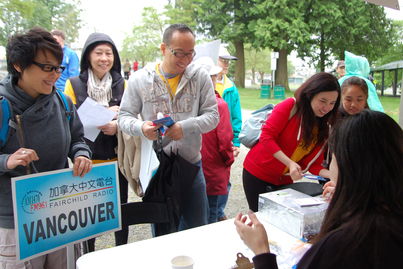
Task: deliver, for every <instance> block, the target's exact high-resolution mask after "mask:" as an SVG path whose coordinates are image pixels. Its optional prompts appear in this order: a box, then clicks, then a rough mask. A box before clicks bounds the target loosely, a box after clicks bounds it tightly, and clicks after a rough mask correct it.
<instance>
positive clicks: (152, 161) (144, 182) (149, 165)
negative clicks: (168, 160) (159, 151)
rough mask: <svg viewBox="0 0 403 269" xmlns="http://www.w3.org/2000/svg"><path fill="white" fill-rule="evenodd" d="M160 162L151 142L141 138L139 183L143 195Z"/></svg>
mask: <svg viewBox="0 0 403 269" xmlns="http://www.w3.org/2000/svg"><path fill="white" fill-rule="evenodd" d="M159 165H160V162H159V160H158V158H157V155H156V154H155V151H154V149H153V141H151V140H148V139H147V138H145V137H141V165H140V175H139V177H140V183H141V187H142V189H143V193H145V192H146V190H147V187H148V183H150V180H151V178H152V176H153V174H154V172H155V171H157V169H158V167H159Z"/></svg>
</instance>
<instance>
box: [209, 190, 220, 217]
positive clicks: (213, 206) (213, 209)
mask: <svg viewBox="0 0 403 269" xmlns="http://www.w3.org/2000/svg"><path fill="white" fill-rule="evenodd" d="M218 197H219V195H207V199H208V205H209V207H210V216H209V218H208V223H209V224H210V223H215V222H217V220H218V217H217V209H218V204H217V202H218Z"/></svg>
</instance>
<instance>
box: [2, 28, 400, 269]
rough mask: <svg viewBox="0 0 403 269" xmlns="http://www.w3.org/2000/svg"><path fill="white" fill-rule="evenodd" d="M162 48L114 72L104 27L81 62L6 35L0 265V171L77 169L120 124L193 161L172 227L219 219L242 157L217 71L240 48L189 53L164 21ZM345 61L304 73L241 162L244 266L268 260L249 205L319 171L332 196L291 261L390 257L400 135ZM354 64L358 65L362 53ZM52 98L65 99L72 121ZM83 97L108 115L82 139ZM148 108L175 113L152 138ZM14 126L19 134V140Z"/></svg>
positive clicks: (8, 202)
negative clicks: (309, 241) (7, 123)
mask: <svg viewBox="0 0 403 269" xmlns="http://www.w3.org/2000/svg"><path fill="white" fill-rule="evenodd" d="M160 50H161V54H162V57H163V59H162V62H158V63H151V64H148V65H146V66H145V67H144V68H141V69H138V62H137V60H134V65H133V68H132V67H131V64H130V62H129V60H128V59H125V61H124V62H123V72H124V75H123V76H122V63H121V59H120V56H119V53H118V51H117V48H116V45H115V43H114V42H113V40H112V39H111V38H110V37H109V36H108V35H106V34H103V33H93V34H91V35H90V36H89V37H88V38H87V41H86V42H85V44H84V47H83V51H82V55H81V61H80V62H79V61H78V57H77V55H76V54H75V52H73V51H72V50H70V49H69V48H68V47H67V46H66V44H65V35H64V33H63V32H62V31H60V30H58V29H54V30H52V31H50V32H48V31H45V30H44V29H41V28H33V29H31V30H29V31H28V32H26V33H22V34H15V35H14V36H12V37H11V38H10V39H9V41H8V43H7V69H8V73H9V74H8V75H7V76H6V77H5V78H4V79H3V80H1V82H0V95H1V96H4V97H5V98H7V99H8V100H9V101H10V103H11V106H12V109H13V111H14V113H15V114H16V115H20V116H21V121H22V125H20V130H12V131H11V136H10V138H9V139H8V140H7V141H6V142H7V143H5V144H4V145H3V146H2V147H1V154H0V199H1V204H0V263H1V264H2V265H3V267H4V266H5V268H17V265H16V258H15V255H16V246H15V245H16V243H15V235H14V229H15V227H14V221H13V218H14V213H13V207H12V197H11V178H12V177H16V176H21V175H26V174H29V173H30V172H31V171H36V172H46V171H52V170H57V169H62V168H66V167H68V162H67V159H68V158H70V159H71V160H72V162H73V175H74V176H81V177H84V176H85V174H86V173H88V172H90V170H91V168H92V165H93V164H97V163H105V162H113V161H116V160H117V152H116V151H115V148H117V145H118V139H117V136H116V134H117V133H118V130H121V131H123V132H125V133H126V134H128V135H130V136H139V137H141V138H142V139H148V140H151V141H155V140H157V139H161V145H162V148H163V150H164V151H165V153H166V154H168V155H170V154H171V153H172V152H174V153H175V154H179V155H180V156H181V157H182V158H184V159H185V160H186V161H187V162H189V163H190V164H192V165H194V166H196V167H198V168H199V170H198V173H197V175H196V177H195V180H194V183H193V185H192V186H191V189H190V192H189V193H186V196H187V197H188V198H187V201H186V203H185V205H184V207H183V208H182V209H181V212H182V215H181V217H180V220H179V224H178V227H176V230H178V231H182V230H186V229H190V228H194V227H198V226H201V225H206V224H209V223H214V222H217V221H222V220H226V219H228V218H227V216H226V215H225V212H224V209H225V206H226V203H227V201H228V194H229V192H230V188H231V183H230V168H231V165H232V164H233V162H234V160H235V158H236V157H237V156H238V155H239V153H240V146H241V145H240V142H239V138H238V136H239V133H240V131H241V129H242V116H241V104H240V97H239V93H238V90H237V88H236V86H235V84H234V83H233V82H232V81H231V80H230V79H229V78H228V77H227V74H228V67H229V65H230V63H231V61H234V60H237V58H236V57H235V56H232V55H230V53H229V52H228V51H227V49H225V48H224V47H221V48H220V51H219V57H218V59H216V60H217V64H216V63H215V62H214V60H213V59H212V58H210V57H200V58H198V59H196V60H195V61H194V58H195V56H196V51H195V34H194V33H193V31H192V30H191V28H190V27H188V26H187V25H185V24H173V25H171V26H169V27H168V28H167V29H166V30H165V31H164V34H163V37H162V44H161V47H160ZM354 59H357V58H354V55H348V57H346V59H345V61H339V63H338V65H337V72H338V74H339V75H340V79H338V78H336V77H335V76H334V75H332V74H329V73H324V72H322V73H318V74H315V75H313V76H312V77H311V78H309V79H308V80H307V81H306V82H304V83H303V84H302V85H301V86H300V87H299V88H298V89H297V90H296V91H295V93H294V98H288V99H286V100H284V101H283V102H281V103H279V104H278V105H276V106H275V107H274V109H273V112H272V114H271V115H270V117H269V118H268V120H267V121H266V123H265V124H264V126H263V128H262V133H261V135H260V138H259V141H258V142H257V143H256V144H255V145H254V146H253V147H252V148H251V150H250V151H249V152H248V154H247V156H246V158H245V160H244V163H243V173H242V177H243V187H244V192H245V195H246V198H247V202H248V206H249V208H250V209H251V210H250V211H249V213H248V217H249V219H250V221H251V222H250V223H247V216H242V214H241V213H240V214H239V215H238V216H237V217H236V219H235V225H236V229H237V231H238V233H239V235H240V237H241V238H242V240H244V242H245V244H246V245H248V247H249V248H250V249H251V250H253V251H254V253H255V254H256V257H255V258H254V263H255V268H276V266H277V265H276V257H275V255H273V254H271V253H270V249H269V245H268V236H267V234H266V232H265V230H264V228H263V226H262V224H261V223H260V222H259V220H258V219H257V217H256V215H255V214H254V213H253V212H256V211H257V210H258V198H259V194H261V193H264V192H267V188H268V187H269V188H270V189H272V190H276V189H277V188H279V187H280V186H283V185H287V184H293V183H294V182H295V181H298V180H300V179H301V178H302V177H303V175H304V174H305V173H306V172H310V173H312V174H314V175H319V176H321V177H323V178H326V179H329V182H327V183H326V184H325V185H324V195H327V194H328V193H329V195H330V198H331V200H330V204H329V209H328V211H327V213H326V216H325V219H324V222H323V225H322V229H321V231H320V233H319V234H318V236H317V237H316V238H315V241H314V245H313V247H312V248H311V249H310V250H309V251H308V252H307V253H306V255H305V256H304V257H303V258H302V260H301V261H300V263H299V264H298V267H297V268H361V267H368V268H380V267H382V266H385V268H386V267H387V268H397V267H398V266H399V265H400V264H401V259H402V258H401V257H403V256H402V255H401V254H402V250H403V247H402V244H401V243H402V242H403V241H402V236H403V228H401V227H403V226H402V225H401V224H402V221H403V219H402V217H403V211H402V206H403V201H402V191H403V190H402V184H401V182H400V181H401V180H403V170H402V168H401V167H402V166H401V162H402V161H403V143H402V137H403V133H402V130H401V128H400V127H399V126H398V125H397V124H396V123H395V122H394V121H393V119H391V118H390V117H388V116H387V115H386V114H384V113H382V112H377V111H376V110H380V109H379V105H380V102H379V99H378V100H377V97H376V96H374V94H373V91H372V88H371V86H370V85H369V84H368V81H367V79H366V77H365V75H362V74H363V72H357V73H354V72H352V71H351V70H349V69H348V67H349V63H350V61H353V60H354ZM358 60H360V59H358ZM361 63H362V65H361V67H362V68H363V69H365V68H366V63H365V61H361ZM132 70H133V73H132V72H131V71H132ZM364 73H365V72H364ZM57 89H59V90H61V92H60V93H59V92H58V91H57ZM63 92H64V93H63ZM57 94H64V95H65V97H66V99H67V103H68V105H69V111H70V114H69V115H70V117H69V118H67V117H66V115H65V113H64V112H65V111H64V110H65V109H64V107H63V104H62V103H61V102H60V100H59V99H60V98H58V96H57ZM87 97H90V98H91V99H93V100H94V101H95V102H97V103H98V104H100V105H102V106H104V107H106V108H107V109H109V110H111V111H113V112H116V113H117V115H116V117H115V118H114V119H113V120H111V121H110V122H109V123H107V124H106V125H103V126H99V127H98V129H100V130H101V132H100V134H99V135H98V137H97V138H96V139H95V141H93V142H92V141H90V140H88V139H86V138H85V137H84V130H83V125H82V123H81V121H80V119H79V117H78V115H77V109H78V108H79V107H80V106H81V105H82V104H83V102H84V101H85V99H86V98H87ZM380 107H381V105H380ZM159 113H162V114H163V115H170V116H171V118H172V119H173V121H174V123H173V124H172V125H170V126H169V128H167V129H166V130H165V133H164V134H163V136H162V137H160V136H159V135H160V132H159V131H158V130H159V129H160V128H161V127H162V125H161V124H157V125H155V124H154V123H153V121H154V120H156V119H157V118H158V114H159ZM21 126H24V131H23V132H22V130H21ZM57 126H64V128H57ZM66 130H68V132H66ZM21 133H23V138H24V136H25V137H29V139H19V135H20V134H21ZM24 141H25V142H24ZM43 141H46V143H43ZM2 142H3V141H2ZM33 161H35V165H34V164H33ZM118 180H119V186H120V202H121V203H126V202H127V201H128V182H127V180H126V178H125V177H124V176H123V174H122V173H121V172H120V171H119V177H118ZM127 239H128V229H127V227H126V228H124V229H122V230H121V231H117V232H115V241H116V245H122V244H126V243H127ZM94 242H95V239H90V240H87V241H86V242H84V243H83V247H84V252H85V253H86V252H90V251H94ZM76 247H77V255H79V252H80V251H79V249H80V248H79V246H76ZM340 250H341V251H340ZM66 264H67V262H66V249H60V250H57V251H55V252H53V253H50V254H46V255H43V256H40V257H37V258H34V259H31V260H29V261H26V262H25V265H26V266H31V267H30V268H45V267H46V268H66Z"/></svg>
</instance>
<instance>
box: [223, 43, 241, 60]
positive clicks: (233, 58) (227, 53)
mask: <svg viewBox="0 0 403 269" xmlns="http://www.w3.org/2000/svg"><path fill="white" fill-rule="evenodd" d="M218 57H220V58H223V59H229V60H238V58H237V57H235V56H232V55H230V54H229V52H228V50H227V49H226V48H225V47H224V45H223V44H221V45H220V51H219V53H218Z"/></svg>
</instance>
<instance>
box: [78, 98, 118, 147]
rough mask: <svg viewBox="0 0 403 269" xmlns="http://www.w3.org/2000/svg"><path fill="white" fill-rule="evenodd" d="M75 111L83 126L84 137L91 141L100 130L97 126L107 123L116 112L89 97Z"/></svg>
mask: <svg viewBox="0 0 403 269" xmlns="http://www.w3.org/2000/svg"><path fill="white" fill-rule="evenodd" d="M77 113H78V116H79V117H80V120H81V122H82V123H83V126H84V137H85V138H87V139H88V140H90V141H92V142H94V141H95V139H96V138H97V137H98V135H99V132H100V131H101V130H100V129H98V128H97V127H98V126H102V125H105V124H107V123H108V122H110V121H111V120H113V118H114V117H115V116H116V114H117V113H116V112H113V111H111V110H109V109H107V108H106V107H104V106H102V105H100V104H98V103H97V102H95V101H94V100H92V99H91V98H89V97H87V99H85V101H84V103H82V104H81V106H80V107H79V108H78V109H77Z"/></svg>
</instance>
